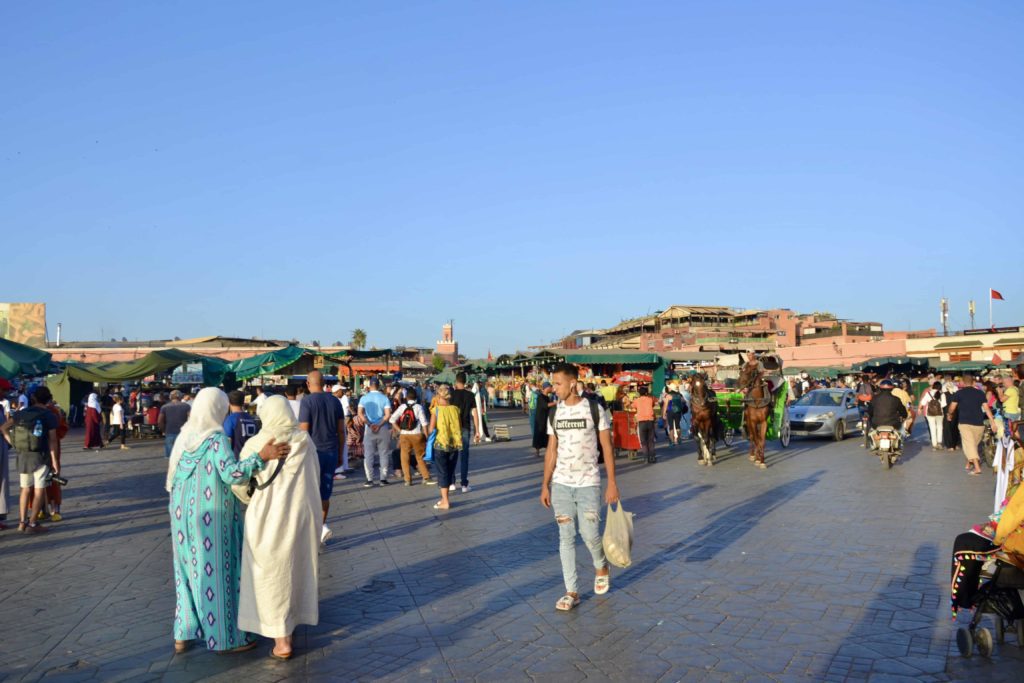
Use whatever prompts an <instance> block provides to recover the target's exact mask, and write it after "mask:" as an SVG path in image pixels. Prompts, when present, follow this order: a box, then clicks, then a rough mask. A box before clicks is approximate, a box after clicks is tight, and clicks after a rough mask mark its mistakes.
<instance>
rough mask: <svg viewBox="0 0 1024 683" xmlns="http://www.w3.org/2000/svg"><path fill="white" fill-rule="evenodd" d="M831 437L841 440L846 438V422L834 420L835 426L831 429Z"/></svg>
mask: <svg viewBox="0 0 1024 683" xmlns="http://www.w3.org/2000/svg"><path fill="white" fill-rule="evenodd" d="M832 438H833V439H835V440H836V441H842V440H843V439H845V438H846V424H845V423H844V422H843V421H842V420H836V428H835V429H834V430H833V431H832Z"/></svg>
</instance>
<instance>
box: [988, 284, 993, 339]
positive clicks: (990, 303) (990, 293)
mask: <svg viewBox="0 0 1024 683" xmlns="http://www.w3.org/2000/svg"><path fill="white" fill-rule="evenodd" d="M988 329H990V330H991V329H992V288H991V287H989V288H988Z"/></svg>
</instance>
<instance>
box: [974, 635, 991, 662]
mask: <svg viewBox="0 0 1024 683" xmlns="http://www.w3.org/2000/svg"><path fill="white" fill-rule="evenodd" d="M974 639H975V640H976V641H977V642H978V654H980V655H981V656H982V657H991V656H992V651H993V650H995V646H994V645H993V644H992V631H989V630H988V629H987V628H979V629H978V630H977V631H976V632H975V634H974Z"/></svg>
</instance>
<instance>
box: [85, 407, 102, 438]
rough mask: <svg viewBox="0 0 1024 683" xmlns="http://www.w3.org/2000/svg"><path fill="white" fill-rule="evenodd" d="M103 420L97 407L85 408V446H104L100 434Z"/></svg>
mask: <svg viewBox="0 0 1024 683" xmlns="http://www.w3.org/2000/svg"><path fill="white" fill-rule="evenodd" d="M102 424H103V420H102V418H101V417H100V414H99V411H97V410H96V409H95V408H86V409H85V447H86V448H103V437H102V436H100V428H101V425H102Z"/></svg>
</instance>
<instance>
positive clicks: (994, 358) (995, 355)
mask: <svg viewBox="0 0 1024 683" xmlns="http://www.w3.org/2000/svg"><path fill="white" fill-rule="evenodd" d="M991 363H992V365H1002V364H1003V358H1002V356H1000V355H999V354H998V353H993V354H992V361H991Z"/></svg>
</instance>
